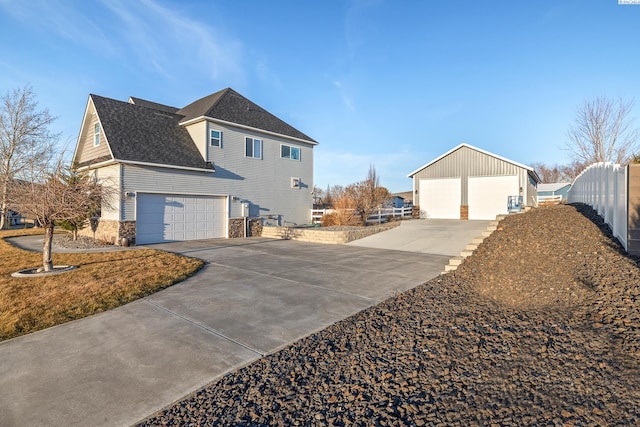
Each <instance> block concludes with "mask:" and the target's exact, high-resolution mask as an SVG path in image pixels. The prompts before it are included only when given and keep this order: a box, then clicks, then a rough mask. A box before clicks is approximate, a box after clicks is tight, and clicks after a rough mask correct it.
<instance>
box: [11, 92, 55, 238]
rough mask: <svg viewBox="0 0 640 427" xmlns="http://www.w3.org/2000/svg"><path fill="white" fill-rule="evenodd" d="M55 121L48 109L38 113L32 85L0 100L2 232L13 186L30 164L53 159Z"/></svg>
mask: <svg viewBox="0 0 640 427" xmlns="http://www.w3.org/2000/svg"><path fill="white" fill-rule="evenodd" d="M54 120H55V118H54V117H52V116H51V114H49V111H48V110H47V109H43V110H38V104H37V102H36V101H35V96H34V94H33V90H32V89H31V87H30V86H25V87H24V88H21V89H14V90H13V91H12V92H7V93H6V94H5V95H4V96H3V97H2V99H1V100H0V229H1V228H7V227H8V221H7V217H8V207H7V194H8V192H9V187H10V186H11V185H13V183H14V182H17V181H16V179H19V178H22V179H24V177H23V176H21V175H22V174H23V173H24V172H25V170H26V169H27V168H28V167H29V165H31V164H33V163H34V162H36V163H37V162H43V163H48V161H49V160H50V159H51V156H52V153H53V147H54V145H55V143H56V142H57V139H58V135H57V134H54V133H52V132H51V131H50V130H49V126H50V125H51V123H53V121H54ZM20 213H21V214H23V215H24V212H20Z"/></svg>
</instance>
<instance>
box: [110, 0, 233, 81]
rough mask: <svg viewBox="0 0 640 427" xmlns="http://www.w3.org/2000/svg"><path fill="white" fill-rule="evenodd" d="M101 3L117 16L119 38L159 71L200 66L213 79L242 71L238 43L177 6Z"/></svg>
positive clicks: (149, 0)
mask: <svg viewBox="0 0 640 427" xmlns="http://www.w3.org/2000/svg"><path fill="white" fill-rule="evenodd" d="M103 4H104V5H105V6H106V7H107V8H108V9H109V10H110V11H111V12H112V13H113V14H115V15H116V16H117V17H118V18H119V20H120V24H122V26H123V28H120V30H119V35H120V37H121V38H122V39H123V42H125V43H126V44H127V45H128V48H129V49H131V50H132V51H133V52H135V53H136V54H137V55H139V57H141V58H143V60H144V61H148V62H149V63H151V64H152V65H153V66H154V68H155V69H156V70H157V71H158V72H160V73H161V74H163V75H167V76H168V75H176V74H178V75H181V74H182V73H180V72H176V68H177V67H178V68H181V69H185V68H186V69H187V70H185V72H188V73H194V72H196V71H199V70H201V71H200V72H203V73H204V74H205V75H206V76H207V77H208V78H211V79H213V80H221V79H225V78H234V79H236V80H237V79H238V77H239V76H240V77H241V76H242V75H243V70H242V68H243V67H242V66H241V57H242V53H243V45H242V43H241V42H240V41H238V40H235V39H233V38H232V37H228V36H225V35H223V34H221V33H220V31H217V30H215V29H213V28H211V27H209V26H207V25H204V24H202V23H201V22H198V21H196V20H194V19H192V18H190V17H188V16H186V15H185V14H181V12H180V10H179V9H178V8H175V7H174V8H171V9H169V8H166V7H164V6H162V5H161V4H160V3H159V2H155V1H152V0H141V1H140V2H129V1H127V2H124V1H114V0H105V1H104V2H103ZM118 26H119V25H118V23H115V25H114V27H115V28H118Z"/></svg>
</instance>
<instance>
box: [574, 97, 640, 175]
mask: <svg viewBox="0 0 640 427" xmlns="http://www.w3.org/2000/svg"><path fill="white" fill-rule="evenodd" d="M633 106H634V101H624V100H622V99H619V100H618V101H613V100H611V99H608V98H605V97H598V98H595V99H593V100H586V101H585V102H584V104H582V105H581V106H579V107H578V109H577V111H576V117H575V120H574V123H573V126H571V128H570V129H569V131H568V142H567V144H566V148H567V149H568V150H569V151H570V152H572V153H573V155H574V156H575V161H577V162H578V163H581V164H586V165H590V164H592V163H597V162H612V163H619V164H621V165H624V164H627V163H629V161H630V160H631V158H632V156H633V153H634V152H635V151H636V150H637V143H638V130H637V129H636V128H634V127H633V118H632V117H631V112H632V110H633Z"/></svg>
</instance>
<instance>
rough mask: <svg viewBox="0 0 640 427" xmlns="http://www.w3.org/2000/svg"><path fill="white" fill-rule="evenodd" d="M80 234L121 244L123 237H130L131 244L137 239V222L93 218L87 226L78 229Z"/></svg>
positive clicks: (113, 243)
mask: <svg viewBox="0 0 640 427" xmlns="http://www.w3.org/2000/svg"><path fill="white" fill-rule="evenodd" d="M78 235H79V236H86V237H91V238H94V239H96V240H100V241H102V242H107V243H110V244H112V245H121V244H122V243H123V239H128V242H129V244H134V243H135V240H136V222H135V221H114V220H107V219H101V218H92V219H91V220H90V223H89V225H88V226H87V227H85V228H83V229H82V230H78Z"/></svg>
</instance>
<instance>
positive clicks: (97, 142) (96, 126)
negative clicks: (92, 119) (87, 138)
mask: <svg viewBox="0 0 640 427" xmlns="http://www.w3.org/2000/svg"><path fill="white" fill-rule="evenodd" d="M93 146H94V147H99V146H100V122H97V123H95V124H94V125H93Z"/></svg>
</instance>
